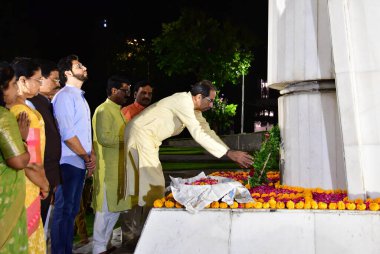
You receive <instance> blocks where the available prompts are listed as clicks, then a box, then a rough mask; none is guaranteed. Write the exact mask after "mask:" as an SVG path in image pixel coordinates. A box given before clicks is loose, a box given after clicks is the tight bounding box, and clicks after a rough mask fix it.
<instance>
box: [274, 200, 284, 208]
mask: <svg viewBox="0 0 380 254" xmlns="http://www.w3.org/2000/svg"><path fill="white" fill-rule="evenodd" d="M276 208H277V209H284V208H285V203H284V202H281V201H280V202H277V204H276Z"/></svg>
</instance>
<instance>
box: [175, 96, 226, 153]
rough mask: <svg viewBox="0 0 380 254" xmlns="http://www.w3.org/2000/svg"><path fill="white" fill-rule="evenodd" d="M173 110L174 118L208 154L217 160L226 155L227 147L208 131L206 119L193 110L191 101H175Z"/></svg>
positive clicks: (213, 133) (214, 134) (212, 132)
mask: <svg viewBox="0 0 380 254" xmlns="http://www.w3.org/2000/svg"><path fill="white" fill-rule="evenodd" d="M189 102H190V103H189ZM174 110H175V114H176V116H177V117H178V118H179V119H180V120H181V121H182V122H183V124H184V125H185V126H186V128H187V129H188V130H189V132H190V134H191V136H192V137H193V138H194V139H195V141H196V142H198V143H199V144H200V145H201V146H202V147H203V148H205V149H206V150H207V151H208V152H209V153H211V154H212V155H214V156H215V157H217V158H220V157H222V156H223V155H225V154H226V153H227V151H228V149H229V148H228V146H227V145H226V144H225V143H224V142H223V141H222V140H221V139H220V138H219V137H218V136H217V135H216V133H215V132H214V131H213V130H211V129H210V126H209V124H208V123H207V121H206V119H205V118H204V117H203V116H202V112H200V111H196V110H194V104H193V102H192V101H188V100H180V101H177V103H176V105H175V106H174Z"/></svg>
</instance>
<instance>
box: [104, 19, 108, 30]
mask: <svg viewBox="0 0 380 254" xmlns="http://www.w3.org/2000/svg"><path fill="white" fill-rule="evenodd" d="M107 26H108V25H107V20H106V19H104V20H103V27H104V28H107Z"/></svg>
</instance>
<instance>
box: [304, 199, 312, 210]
mask: <svg viewBox="0 0 380 254" xmlns="http://www.w3.org/2000/svg"><path fill="white" fill-rule="evenodd" d="M303 208H304V209H311V201H305V206H304V207H303Z"/></svg>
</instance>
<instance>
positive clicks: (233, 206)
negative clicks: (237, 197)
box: [230, 201, 239, 209]
mask: <svg viewBox="0 0 380 254" xmlns="http://www.w3.org/2000/svg"><path fill="white" fill-rule="evenodd" d="M238 207H239V204H238V202H236V201H234V203H233V204H232V205H230V208H232V209H234V208H238Z"/></svg>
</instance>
